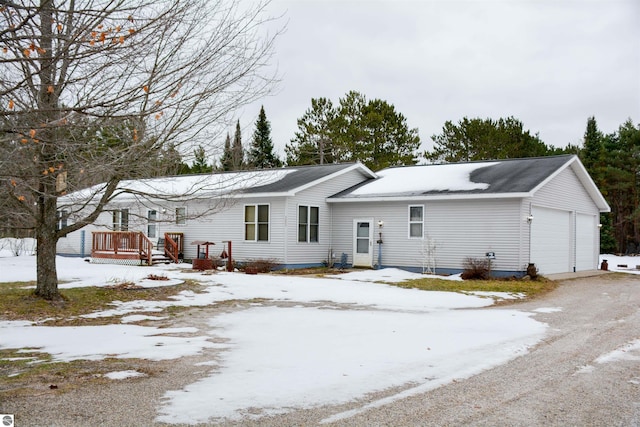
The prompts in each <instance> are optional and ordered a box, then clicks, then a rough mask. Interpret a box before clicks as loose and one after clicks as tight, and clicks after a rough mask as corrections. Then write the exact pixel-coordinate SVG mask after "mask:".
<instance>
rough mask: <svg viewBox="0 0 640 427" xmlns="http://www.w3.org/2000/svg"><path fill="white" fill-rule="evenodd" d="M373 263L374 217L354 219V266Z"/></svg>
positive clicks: (369, 265) (364, 265)
mask: <svg viewBox="0 0 640 427" xmlns="http://www.w3.org/2000/svg"><path fill="white" fill-rule="evenodd" d="M372 265H373V219H354V220H353V266H354V267H371V266H372Z"/></svg>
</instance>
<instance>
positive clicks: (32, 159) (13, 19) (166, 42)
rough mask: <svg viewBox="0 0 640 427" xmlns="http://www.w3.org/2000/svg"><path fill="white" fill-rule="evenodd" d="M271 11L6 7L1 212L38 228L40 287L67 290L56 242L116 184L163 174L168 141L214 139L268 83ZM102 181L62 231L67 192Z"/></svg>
mask: <svg viewBox="0 0 640 427" xmlns="http://www.w3.org/2000/svg"><path fill="white" fill-rule="evenodd" d="M264 6H265V5H264V4H259V5H256V6H253V7H252V8H250V9H244V8H243V7H240V5H239V4H238V2H236V1H235V0H230V2H224V1H221V2H217V1H216V2H210V1H208V0H84V1H82V0H78V1H73V0H68V1H53V0H39V1H38V0H33V1H28V0H23V1H18V2H11V1H2V2H0V111H2V116H1V118H0V185H1V186H3V187H4V189H3V190H4V193H6V194H8V197H6V199H7V200H4V201H3V202H2V205H0V208H1V209H3V210H8V212H10V213H11V215H15V216H16V217H21V218H22V219H25V220H27V219H28V220H29V221H30V222H31V224H33V227H34V228H35V230H36V239H37V248H38V249H37V266H38V267H37V270H38V271H37V288H36V294H37V295H39V296H41V297H43V298H46V299H54V298H57V297H58V286H57V272H56V264H55V254H56V243H57V241H58V239H59V238H61V237H63V236H65V235H66V234H68V233H70V232H72V231H75V230H77V229H79V228H81V227H83V226H85V225H87V224H89V223H91V222H92V221H94V220H95V219H96V218H97V217H98V215H99V214H100V212H101V211H102V210H103V209H104V207H105V205H106V204H107V203H108V202H109V201H110V200H111V199H112V198H113V197H114V196H115V195H116V194H117V193H118V192H119V191H116V190H117V189H118V184H119V182H120V181H121V180H124V179H135V178H137V177H143V176H144V177H148V176H152V175H154V172H153V171H155V170H157V169H158V167H159V166H158V165H159V159H160V158H161V157H162V153H163V150H165V149H167V147H170V148H171V150H179V149H180V147H183V146H185V145H188V149H192V147H194V146H196V145H198V144H201V145H204V146H207V145H208V144H211V141H212V140H213V139H212V138H210V136H211V135H209V131H210V129H211V125H214V124H216V123H218V122H220V121H221V120H223V119H224V118H225V116H227V114H228V113H229V112H231V111H233V110H235V109H236V108H238V107H239V106H240V105H243V104H245V103H248V102H251V101H254V100H255V99H257V98H259V97H261V96H263V95H264V94H265V93H267V92H268V91H269V90H270V89H271V87H272V85H273V82H274V78H273V77H272V76H271V77H270V76H268V75H264V73H265V66H266V65H267V61H268V60H269V58H270V55H271V53H272V49H273V42H274V37H275V35H274V36H267V37H266V38H265V37H262V36H261V35H260V32H261V29H262V28H263V25H262V24H264V23H265V22H266V21H267V20H268V19H269V18H268V17H266V16H265V8H264ZM155 174H156V175H157V174H158V172H156V173H155ZM87 177H91V179H89V178H87ZM96 177H99V180H100V181H101V182H104V184H103V185H101V186H94V187H91V188H92V189H94V190H95V194H94V195H93V196H94V197H90V198H89V199H91V198H93V200H97V203H95V204H94V205H91V208H90V209H88V210H87V209H86V207H85V209H84V210H83V212H84V214H83V216H82V217H81V218H77V219H76V221H74V223H73V224H71V225H69V226H66V227H64V228H62V229H58V227H57V200H58V198H59V197H60V196H63V195H65V194H67V193H70V192H73V191H75V190H77V189H80V188H84V187H87V186H88V184H92V183H95V182H96ZM96 197H97V199H96Z"/></svg>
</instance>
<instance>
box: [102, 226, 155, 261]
mask: <svg viewBox="0 0 640 427" xmlns="http://www.w3.org/2000/svg"><path fill="white" fill-rule="evenodd" d="M152 249H153V243H152V242H151V240H149V239H148V238H147V236H145V235H144V234H143V233H142V232H140V231H94V232H93V241H92V246H91V256H92V257H103V258H104V257H105V255H106V257H111V256H110V255H113V258H115V259H118V258H122V259H132V258H135V257H139V259H141V260H144V261H146V262H147V264H149V265H151V264H152V260H151V254H152Z"/></svg>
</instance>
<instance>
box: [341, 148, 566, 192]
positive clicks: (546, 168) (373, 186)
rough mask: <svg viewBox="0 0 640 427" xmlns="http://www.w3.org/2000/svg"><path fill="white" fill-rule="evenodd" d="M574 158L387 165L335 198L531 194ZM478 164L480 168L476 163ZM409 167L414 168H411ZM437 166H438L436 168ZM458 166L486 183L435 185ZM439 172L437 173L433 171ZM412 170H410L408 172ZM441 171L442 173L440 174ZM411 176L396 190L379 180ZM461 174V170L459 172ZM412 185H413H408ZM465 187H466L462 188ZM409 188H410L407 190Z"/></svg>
mask: <svg viewBox="0 0 640 427" xmlns="http://www.w3.org/2000/svg"><path fill="white" fill-rule="evenodd" d="M573 158H574V156H573V155H562V156H549V157H535V158H525V159H507V160H492V161H482V162H467V163H451V164H447V165H423V166H404V167H395V168H388V169H385V170H383V171H380V172H379V173H378V174H379V175H380V176H381V177H380V178H378V179H377V180H368V181H366V182H364V183H361V184H359V185H357V186H354V187H352V188H349V189H347V190H345V191H342V192H340V193H338V194H336V195H334V196H332V199H354V200H356V199H364V198H380V199H384V198H388V197H420V196H435V195H438V196H440V195H451V196H452V197H453V196H456V195H472V194H478V195H481V194H486V195H490V194H506V193H528V192H530V191H532V190H534V189H535V188H536V187H537V186H538V185H540V184H541V183H542V182H543V181H544V180H545V179H547V178H549V177H550V176H551V175H552V174H554V173H555V172H556V171H557V170H558V169H560V168H561V167H563V166H564V165H565V164H567V163H568V162H569V161H571V160H572V159H573ZM474 165H477V166H478V167H477V168H474V167H473V166H474ZM406 168H411V169H412V170H411V171H409V170H407V169H406ZM436 168H437V169H436ZM453 169H458V170H460V171H462V173H464V172H465V171H468V172H467V173H468V182H469V183H471V184H473V183H477V184H484V185H475V186H474V185H467V186H462V187H461V186H460V185H459V182H456V183H454V182H451V186H447V185H446V184H447V182H446V179H445V182H444V183H443V182H442V180H439V182H438V183H437V185H434V181H435V179H434V178H435V177H438V178H442V176H447V172H449V171H452V170H453ZM436 171H438V173H436V174H434V172H436ZM408 172H410V173H408ZM440 172H442V173H440ZM403 175H404V176H406V177H409V176H410V177H411V180H412V182H411V183H408V182H406V179H405V183H406V184H407V185H406V186H403V185H399V186H397V187H395V188H394V190H393V191H388V188H384V191H380V190H379V189H380V188H381V187H382V186H381V185H378V183H377V182H376V181H378V180H382V181H379V182H380V183H383V182H384V180H388V181H391V180H393V179H396V180H397V179H398V178H399V177H401V176H403ZM459 175H460V173H459ZM409 184H410V185H409ZM463 187H464V188H463ZM408 188H410V189H408Z"/></svg>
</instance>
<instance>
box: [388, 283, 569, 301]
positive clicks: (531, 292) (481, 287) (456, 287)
mask: <svg viewBox="0 0 640 427" xmlns="http://www.w3.org/2000/svg"><path fill="white" fill-rule="evenodd" d="M390 284H391V285H393V286H398V287H401V288H413V289H421V290H424V291H446V292H477V291H482V292H506V293H510V294H519V293H521V294H524V295H526V297H527V298H533V297H537V296H540V295H543V294H545V293H547V292H550V291H552V290H554V289H555V288H556V287H557V286H558V284H557V283H556V282H554V281H552V280H547V279H544V278H540V279H538V280H516V279H505V280H498V279H493V280H462V281H460V280H444V279H431V278H429V279H427V278H425V279H416V280H407V281H404V282H400V283H390ZM515 301H518V300H513V302H515ZM519 301H522V299H521V300H519Z"/></svg>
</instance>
